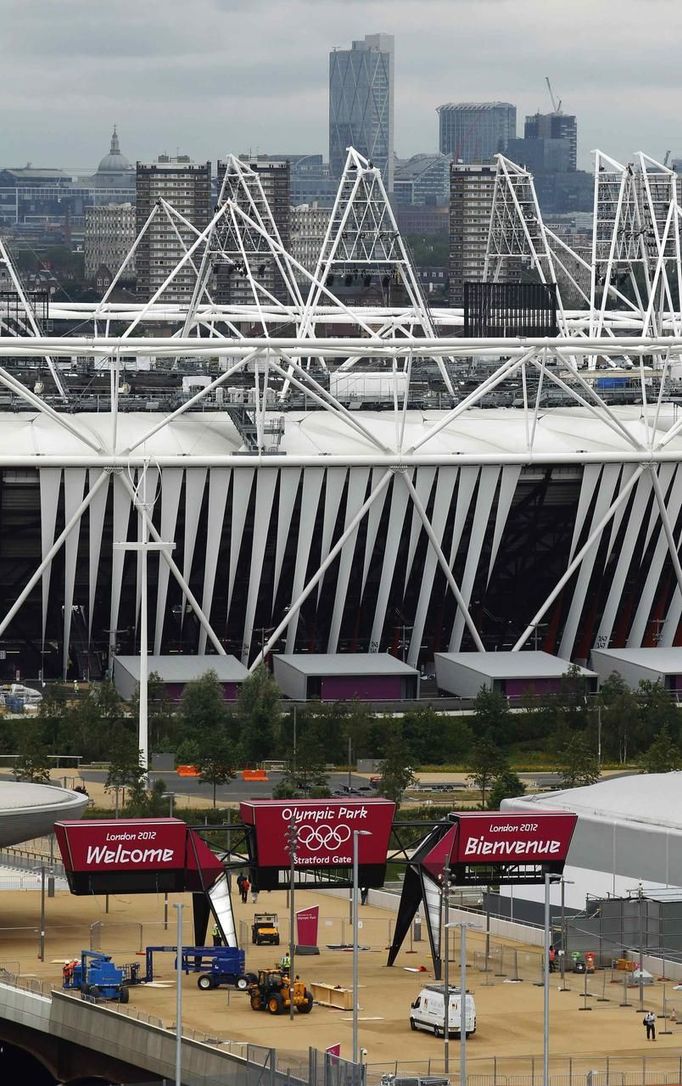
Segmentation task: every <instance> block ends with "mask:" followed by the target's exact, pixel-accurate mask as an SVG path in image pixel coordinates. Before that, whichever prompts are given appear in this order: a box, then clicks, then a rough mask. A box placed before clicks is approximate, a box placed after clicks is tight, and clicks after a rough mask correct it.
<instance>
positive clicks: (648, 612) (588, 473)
mask: <svg viewBox="0 0 682 1086" xmlns="http://www.w3.org/2000/svg"><path fill="white" fill-rule="evenodd" d="M613 410H617V411H618V415H619V418H620V419H621V420H622V422H623V425H624V426H626V427H629V428H630V429H631V430H633V431H636V430H637V427H638V426H639V425H640V421H639V412H638V409H635V408H628V407H621V408H618V409H613ZM358 415H359V416H360V417H361V418H362V420H363V422H364V423H365V424H366V426H367V427H368V428H370V429H371V430H372V432H373V433H375V434H379V435H381V433H382V430H383V428H385V427H388V426H390V425H391V423H390V422H389V420H388V418H386V417H385V416H384V415H383V414H382V413H381V412H377V413H370V412H365V413H362V412H359V413H358ZM521 416H522V413H520V412H514V411H511V412H510V411H494V410H489V411H478V412H476V411H472V412H469V413H467V415H466V416H464V417H463V418H462V417H460V418H459V419H457V420H456V421H455V422H452V423H450V424H449V425H448V426H446V427H445V428H444V429H443V430H441V431H440V432H439V433H438V434H437V435H435V436H434V438H433V439H432V440H431V441H429V442H427V443H426V444H425V445H424V446H423V447H422V450H421V459H420V461H419V462H418V463H410V462H409V461H410V458H409V457H406V458H405V459H406V461H407V462H406V463H401V462H400V460H399V459H398V458H393V459H392V458H390V457H385V456H382V455H380V454H378V453H377V451H376V449H374V450H373V449H372V448H371V447H369V446H368V444H367V443H365V442H363V440H362V439H361V438H360V437H358V436H357V435H356V436H352V435H349V434H348V432H347V428H346V426H345V424H342V423H340V422H339V421H338V420H336V419H334V418H333V417H332V416H331V415H330V414H328V413H326V412H315V413H312V412H311V413H303V412H301V413H290V414H288V415H287V416H286V429H285V433H284V436H283V439H282V442H281V445H280V448H279V451H278V454H277V455H275V456H271V457H267V456H258V455H253V456H250V455H247V454H245V453H244V452H243V451H242V454H241V455H238V454H237V453H238V450H239V447H240V440H239V436H238V434H237V432H236V430H235V429H234V426H233V424H232V423H231V421H230V420H229V418H227V417H225V416H219V415H208V416H203V415H196V414H191V415H185V416H183V417H182V418H180V419H178V420H176V421H175V422H171V423H168V424H167V425H166V426H164V428H163V429H162V430H161V431H160V432H159V433H158V434H157V435H156V436H155V437H154V438H152V439H151V440H150V442H149V444H148V446H146V447H145V449H144V456H142V455H140V459H139V462H138V463H137V464H135V462H134V461H133V462H131V463H128V466H127V467H125V468H123V467H121V466H117V465H116V464H113V465H112V464H111V463H110V462H109V459H108V458H107V457H100V456H97V455H95V454H93V453H92V452H90V451H89V450H88V449H87V448H84V447H81V448H80V450H78V448H77V445H78V443H77V442H76V441H75V439H71V438H70V436H69V435H64V434H63V432H62V431H61V430H60V429H59V428H58V427H57V426H56V425H55V424H53V423H51V421H50V420H49V419H46V418H45V417H44V416H36V417H34V418H30V417H28V416H6V418H5V420H4V422H5V424H4V426H3V438H2V442H1V445H0V471H1V476H0V480H1V481H0V488H1V489H0V516H1V519H0V593H1V598H0V606H1V607H2V610H3V612H4V613H7V611H8V610H9V608H10V607H11V606H12V604H13V602H14V601H15V599H16V593H17V586H23V585H25V584H27V583H28V581H29V579H30V578H31V575H32V574H34V571H35V570H36V568H37V567H38V566H39V563H40V562H41V561H42V560H44V559H46V557H47V556H48V555H49V553H50V550H51V548H52V547H53V545H54V544H55V541H58V540H59V538H60V535H61V534H62V533H63V532H64V529H65V526H67V525H68V523H69V522H70V521H71V520H72V518H73V517H74V516H75V515H76V514H77V513H78V511H79V509H80V507H81V506H82V504H83V502H84V500H85V501H88V498H89V496H90V495H91V493H92V488H93V487H95V486H96V485H97V484H98V481H99V480H100V476H102V480H101V482H100V483H99V488H98V489H97V490H96V492H95V493H94V496H92V497H91V498H90V500H89V504H88V505H87V507H86V508H85V509H83V510H82V515H81V517H80V518H79V519H78V523H77V524H76V525H75V526H74V527H73V528H72V530H71V532H70V533H69V535H68V538H67V539H66V542H65V544H64V546H63V547H61V548H59V550H58V551H57V553H56V554H55V555H54V557H53V559H52V561H51V562H50V563H49V564H48V566H47V568H46V570H45V572H44V574H43V576H42V577H41V578H40V579H39V580H38V581H36V583H35V586H34V588H33V590H32V591H31V592H30V593H29V595H28V597H27V599H26V601H25V603H24V605H23V606H22V607H21V609H20V610H19V611H18V612H17V614H16V616H15V617H14V619H13V620H12V622H11V623H10V625H9V627H8V628H7V630H6V632H5V634H4V637H5V640H6V641H7V643H8V644H12V645H14V644H15V643H16V646H17V648H18V649H19V650H20V651H19V655H16V654H15V655H11V656H8V657H6V659H5V661H4V665H5V668H6V669H7V668H14V667H17V666H18V667H20V668H21V671H22V674H24V675H29V676H30V675H32V674H34V675H35V674H37V673H38V669H39V667H40V666H42V667H43V668H44V672H45V675H46V676H47V677H49V676H50V675H53V676H57V675H60V674H62V673H66V674H67V675H69V676H71V677H78V678H81V677H83V675H84V674H88V673H90V674H91V675H94V674H98V673H101V672H103V671H104V670H106V667H107V666H108V662H109V658H110V654H111V653H113V652H114V651H118V652H123V653H126V652H128V653H131V652H135V651H136V644H137V643H138V642H137V625H138V619H139V603H140V568H139V565H140V556H139V552H137V553H136V552H129V553H126V552H124V551H123V550H122V549H121V548H120V547H115V546H114V544H115V543H118V544H120V543H122V542H124V541H129V542H134V541H135V540H136V539H137V538H138V534H139V528H140V526H139V519H140V518H139V516H138V513H137V511H136V507H135V505H134V487H135V485H136V483H137V481H138V476H139V474H140V472H141V465H142V464H143V463H144V462H146V463H148V464H149V467H148V473H147V483H146V485H147V492H148V500H149V507H150V508H151V510H152V512H151V519H152V523H153V525H154V527H155V528H156V530H157V532H158V538H160V539H162V540H164V541H166V542H170V543H173V544H174V549H173V550H172V560H173V562H174V563H175V565H176V567H177V568H178V569H179V570H180V572H181V574H182V576H183V578H184V580H185V582H186V583H187V585H188V587H189V589H190V590H191V592H192V594H193V595H194V597H195V599H196V600H197V601H198V602H199V604H200V606H201V609H202V610H203V612H204V613H205V615H206V616H207V618H208V619H209V621H210V625H211V627H212V628H213V631H214V632H215V635H216V637H217V638H218V640H219V641H220V643H221V644H222V646H223V648H224V649H225V650H226V651H227V652H229V653H234V654H235V655H236V656H237V657H239V658H241V659H242V661H243V662H244V663H246V664H251V663H252V662H253V661H254V659H255V658H256V657H257V655H258V654H259V652H260V651H261V650H262V648H263V647H264V645H265V644H266V643H267V642H268V640H269V638H270V636H271V635H272V633H273V632H274V631H275V630H276V628H277V626H278V625H279V624H280V623H281V622H282V621H283V620H284V619H286V618H287V616H288V612H289V610H290V609H291V608H292V605H293V604H295V602H296V601H297V600H299V598H300V596H301V594H302V592H304V590H305V589H306V587H308V586H309V585H310V583H311V581H313V580H315V578H316V577H317V580H316V582H315V583H314V585H313V587H312V589H311V590H309V591H308V594H307V596H306V598H305V599H304V600H303V602H302V604H301V606H300V610H299V611H297V613H296V614H295V615H294V616H292V617H291V619H290V620H289V622H288V625H287V626H286V628H285V629H284V630H283V632H282V635H281V637H278V639H277V643H276V645H275V646H273V648H274V651H287V652H301V651H308V652H337V651H353V652H367V651H370V652H379V651H382V652H383V651H391V652H393V653H394V654H397V655H402V656H403V657H404V658H405V659H406V660H407V661H408V662H410V663H412V664H417V663H423V662H424V661H425V660H428V659H430V657H431V655H432V653H433V652H434V651H458V650H460V649H463V650H466V649H472V648H474V647H476V646H475V643H474V640H473V639H472V633H471V630H470V627H469V625H468V624H467V622H466V617H465V610H467V611H468V613H469V615H470V617H471V620H472V621H473V624H474V625H475V627H476V629H477V631H478V633H479V634H480V637H481V639H482V641H483V643H484V646H485V647H486V648H487V649H502V648H511V647H513V645H514V644H515V643H516V641H517V639H518V638H519V637H521V635H522V634H523V631H524V630H525V629H526V627H527V625H528V624H529V623H530V622H532V619H533V616H534V615H535V614H536V612H537V611H538V609H539V608H541V606H542V605H543V601H546V599H547V598H548V596H549V595H550V594H551V593H552V591H553V590H554V588H555V586H556V585H557V584H558V583H560V581H561V579H562V576H563V575H564V574H565V572H566V571H567V569H568V568H569V567H570V565H571V563H572V562H574V560H575V559H576V557H578V556H579V553H580V551H581V550H583V549H584V548H585V546H586V544H587V543H588V541H589V539H590V537H591V536H592V535H593V533H594V532H595V529H596V528H598V526H599V523H600V521H601V520H602V518H603V516H604V513H605V511H606V510H607V509H608V508H609V507H610V506H611V505H612V503H613V502H614V501H615V500H617V499H618V497H619V496H620V495H621V494H623V495H624V498H623V500H622V502H621V505H620V507H619V508H618V509H617V510H616V512H615V513H614V514H613V516H612V518H611V520H610V521H609V523H608V524H607V525H606V526H604V528H603V530H602V531H601V532H600V533H598V539H597V540H596V541H595V542H594V544H593V545H592V546H590V547H588V548H587V552H586V554H585V555H584V557H583V559H582V561H581V562H580V564H579V566H578V567H577V568H576V570H575V573H574V575H573V576H571V577H570V578H569V579H568V580H567V581H566V583H565V585H564V586H563V588H562V589H561V590H560V592H559V594H558V596H557V598H556V600H555V601H554V602H553V603H552V605H551V606H550V607H549V609H548V610H547V612H546V614H545V615H544V617H543V619H542V623H541V624H540V623H538V625H537V635H536V634H535V630H534V632H533V636H532V637H531V639H530V642H529V644H530V645H533V646H535V645H537V646H538V647H541V648H545V649H547V650H548V651H551V652H559V653H560V655H562V656H564V657H567V658H573V659H584V658H585V657H586V656H587V655H588V652H589V650H590V648H591V647H592V645H593V644H599V643H604V644H605V643H609V642H610V643H611V644H613V645H625V644H631V645H647V644H652V643H654V639H656V638H660V641H661V643H674V641H675V639H676V638H677V627H678V624H679V607H678V603H679V593H677V592H676V591H675V586H676V581H675V574H674V569H673V566H672V562H671V559H670V555H669V553H668V551H667V548H666V540H665V532H664V526H663V525H662V523H661V521H660V518H658V516H657V513H656V507H655V495H654V491H653V486H652V482H651V477H650V473H649V472H645V473H643V474H641V476H640V477H639V478H638V479H637V481H636V482H635V484H634V485H632V480H633V477H634V473H635V471H636V465H635V464H634V463H632V462H630V460H629V459H628V457H629V456H630V453H629V450H628V449H627V447H626V442H625V441H623V442H622V445H621V448H620V449H618V448H617V442H616V441H615V439H614V435H613V431H612V430H611V429H606V428H605V427H601V426H600V425H599V422H598V420H595V418H594V417H592V416H590V417H585V415H584V414H583V413H581V412H580V411H579V410H576V409H564V410H560V409H555V410H554V411H550V412H547V413H546V414H545V415H544V416H543V418H542V420H541V435H540V436H539V438H538V440H537V442H536V447H535V451H534V455H533V462H532V463H527V462H526V463H524V462H523V461H524V459H525V458H524V456H523V454H521V455H518V453H517V450H518V449H519V448H520V447H522V428H523V419H522V417H521ZM438 417H439V416H438V413H436V412H433V413H414V412H413V413H410V417H409V419H408V422H407V424H406V425H407V429H408V431H409V440H410V441H414V440H416V438H417V435H418V434H421V435H424V434H426V433H427V432H428V431H429V428H430V427H431V426H432V425H433V423H434V421H436V420H437V418H438ZM108 420H109V416H107V415H105V414H102V415H93V416H87V415H81V416H79V423H80V425H81V426H82V427H83V428H84V429H85V430H86V431H87V432H88V433H89V434H91V435H98V434H103V433H104V431H105V429H106V426H107V424H108ZM153 423H154V419H153V417H152V418H151V419H150V417H149V416H148V415H145V416H136V415H132V414H128V415H123V416H121V418H120V425H121V426H122V427H123V429H124V433H123V435H122V440H125V441H126V442H128V443H130V444H134V442H135V439H136V437H137V436H139V435H141V434H142V433H144V432H147V431H148V430H149V428H150V425H151V426H153ZM681 444H682V437H678V438H675V439H674V441H673V442H671V446H670V453H671V456H675V457H677V456H678V455H679V451H680V445H681ZM587 457H589V458H590V459H589V461H588V462H587V463H585V462H581V461H582V460H584V459H585V458H587ZM509 461H511V462H509ZM42 464H45V466H40V465H42ZM659 471H660V476H661V480H662V483H663V486H664V488H665V492H666V495H667V499H668V504H669V509H670V511H671V512H672V510H673V509H674V511H675V512H674V516H673V522H674V524H675V530H679V529H680V527H682V525H678V524H677V521H678V519H679V511H680V501H679V498H680V493H681V491H682V475H681V474H680V471H679V469H678V466H677V464H676V463H675V462H669V463H664V464H662V465H661V466H660V469H659ZM410 484H411V486H412V487H413V489H414V492H415V493H416V495H417V499H418V501H417V503H415V501H414V500H413V496H412V493H411V491H410V489H409V486H410ZM628 487H629V490H628V489H627V488H628ZM372 495H374V498H373V500H370V499H372ZM420 506H421V508H422V509H423V511H424V513H425V516H426V519H427V521H428V524H429V525H430V527H431V530H432V532H433V534H434V535H435V538H436V541H437V543H438V546H439V548H440V551H441V552H442V554H443V555H444V556H445V559H446V561H447V563H448V565H449V567H450V569H451V572H452V575H453V576H454V579H455V581H456V583H457V585H458V586H459V588H460V591H461V595H462V598H463V601H464V605H465V607H464V608H462V607H460V606H458V602H457V600H456V598H455V596H454V595H453V593H452V592H450V591H449V585H448V582H447V579H446V575H445V572H444V569H443V567H442V565H441V564H440V562H439V560H438V554H437V550H436V549H435V548H434V546H433V545H432V543H431V540H430V538H429V534H428V529H427V527H426V526H425V523H424V521H423V519H422V517H421V515H420V513H419V507H420ZM363 510H364V513H363ZM361 513H362V515H361V516H359V514H361ZM172 572H173V571H172V569H170V568H169V565H168V563H167V562H166V561H164V559H163V556H162V555H158V554H155V555H152V556H151V557H150V558H149V608H150V642H149V647H150V650H151V651H153V652H154V653H156V654H159V653H168V652H175V651H185V652H197V651H198V652H204V651H206V648H207V645H208V648H209V650H210V649H211V647H212V646H211V641H210V639H209V638H208V635H207V630H206V628H205V627H203V626H202V625H201V624H200V623H199V622H198V620H197V618H196V617H195V615H194V613H193V612H192V610H191V609H190V608H189V607H188V606H187V599H186V598H185V597H186V593H185V592H184V590H183V588H182V587H181V585H180V584H179V583H178V582H177V581H176V579H175V577H174V576H173V575H172ZM662 620H665V621H662ZM213 648H215V645H213Z"/></svg>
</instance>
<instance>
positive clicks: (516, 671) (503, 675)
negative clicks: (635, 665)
mask: <svg viewBox="0 0 682 1086" xmlns="http://www.w3.org/2000/svg"><path fill="white" fill-rule="evenodd" d="M434 656H435V657H441V658H442V659H443V660H452V662H453V663H456V664H459V665H460V666H461V667H468V668H471V670H472V671H475V672H477V673H478V674H480V675H487V676H488V677H489V678H491V679H560V678H561V676H562V675H565V674H566V672H567V671H568V670H569V668H570V667H572V666H573V665H572V664H571V661H570V660H562V658H561V657H560V656H551V655H550V653H548V652H540V651H538V652H534V651H533V652H436V653H434ZM578 670H579V672H580V674H581V675H583V676H585V678H590V679H591V678H595V672H594V671H588V670H587V668H585V667H581V668H578Z"/></svg>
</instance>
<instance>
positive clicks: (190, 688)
mask: <svg viewBox="0 0 682 1086" xmlns="http://www.w3.org/2000/svg"><path fill="white" fill-rule="evenodd" d="M228 717H229V714H228V711H227V708H226V706H225V698H224V697H223V687H222V684H221V683H220V680H219V679H218V676H217V675H216V673H215V671H212V670H209V671H207V672H206V673H205V674H204V675H202V676H201V678H200V679H196V680H195V681H194V682H191V683H187V685H186V686H185V689H184V690H183V692H182V698H181V699H180V710H179V723H180V729H181V734H182V737H183V739H192V738H198V737H200V736H202V735H205V736H215V735H216V734H221V733H222V732H223V731H224V730H225V729H226V727H227V724H228Z"/></svg>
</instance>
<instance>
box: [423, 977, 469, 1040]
mask: <svg viewBox="0 0 682 1086" xmlns="http://www.w3.org/2000/svg"><path fill="white" fill-rule="evenodd" d="M444 1004H445V985H444V984H427V985H426V987H425V988H422V990H421V992H420V993H419V995H418V996H417V998H416V999H415V1000H414V1002H413V1003H412V1004H411V1007H410V1028H411V1029H423V1030H431V1031H432V1032H433V1034H434V1036H435V1037H442V1036H443V1031H444V1028H445V1009H444ZM461 1007H462V999H461V992H460V989H459V988H453V987H452V985H451V986H450V992H449V1011H448V1032H449V1033H456V1034H457V1035H459V1034H460V1033H461V1029H462V1016H461ZM475 1032H476V1004H475V1002H474V997H473V996H472V995H471V993H470V992H467V993H466V1035H467V1037H470V1036H471V1034H472V1033H475Z"/></svg>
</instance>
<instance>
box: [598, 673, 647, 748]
mask: <svg viewBox="0 0 682 1086" xmlns="http://www.w3.org/2000/svg"><path fill="white" fill-rule="evenodd" d="M599 703H600V705H601V735H602V754H603V757H604V759H605V760H607V761H608V760H613V761H619V762H620V763H621V765H624V764H625V762H627V759H628V752H629V749H630V745H631V741H632V744H633V746H635V747H636V746H637V744H638V742H639V734H640V709H639V703H638V700H637V698H636V697H635V695H634V694H633V692H632V691H631V690H630V688H629V686H627V684H626V683H625V680H624V679H623V678H622V676H621V675H619V673H618V672H617V671H614V672H612V673H611V675H609V677H608V679H605V680H604V682H603V683H602V685H601V688H600V690H599Z"/></svg>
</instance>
